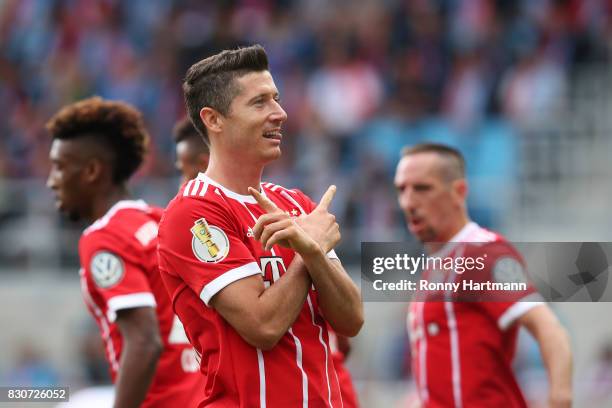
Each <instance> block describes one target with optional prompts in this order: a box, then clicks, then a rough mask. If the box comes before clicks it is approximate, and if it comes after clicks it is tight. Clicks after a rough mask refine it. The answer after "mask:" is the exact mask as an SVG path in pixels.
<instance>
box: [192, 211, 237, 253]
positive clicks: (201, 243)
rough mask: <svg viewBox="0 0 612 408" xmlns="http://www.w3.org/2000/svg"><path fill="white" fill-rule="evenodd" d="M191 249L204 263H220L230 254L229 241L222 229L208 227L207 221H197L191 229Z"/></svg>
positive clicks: (202, 219) (201, 219)
mask: <svg viewBox="0 0 612 408" xmlns="http://www.w3.org/2000/svg"><path fill="white" fill-rule="evenodd" d="M191 234H192V235H193V238H192V239H191V249H192V250H193V254H194V255H195V256H196V258H198V259H199V260H200V261H202V262H207V263H211V262H220V261H222V260H223V259H224V258H225V257H226V256H227V254H228V252H229V239H228V238H227V235H226V234H225V232H223V230H222V229H221V228H218V227H215V226H214V225H208V222H206V219H204V218H200V219H199V220H196V222H195V223H194V224H193V227H191Z"/></svg>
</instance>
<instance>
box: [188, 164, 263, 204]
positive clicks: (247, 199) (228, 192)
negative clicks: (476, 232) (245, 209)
mask: <svg viewBox="0 0 612 408" xmlns="http://www.w3.org/2000/svg"><path fill="white" fill-rule="evenodd" d="M196 179H197V180H199V181H203V182H204V183H208V184H211V185H213V186H215V187H218V188H219V189H221V191H223V193H224V194H225V195H226V196H228V197H230V198H233V199H234V200H237V201H240V202H242V203H249V204H257V200H255V198H254V197H253V196H252V195H250V194H249V195H244V194H238V193H236V192H235V191H232V190H230V189H229V188H227V187H224V186H222V185H221V184H220V183H218V182H216V181H215V180H213V179H211V178H210V177H208V176H207V175H206V174H204V173H201V172H200V173H198V177H196ZM261 184H262V183H260V188H259V191H260V193H261V194H262V195H263V196H264V197H265V196H266V192H265V190H264V188H263V187H262V186H261Z"/></svg>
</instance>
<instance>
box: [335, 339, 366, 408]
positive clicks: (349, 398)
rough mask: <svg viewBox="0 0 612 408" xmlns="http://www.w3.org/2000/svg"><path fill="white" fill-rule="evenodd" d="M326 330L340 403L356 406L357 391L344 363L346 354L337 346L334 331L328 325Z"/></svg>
mask: <svg viewBox="0 0 612 408" xmlns="http://www.w3.org/2000/svg"><path fill="white" fill-rule="evenodd" d="M328 330H329V347H330V349H331V352H332V359H333V360H334V367H335V368H336V375H337V376H338V382H339V383H340V392H341V394H342V405H343V406H344V408H358V407H359V402H358V401H359V399H358V398H357V392H355V387H353V379H352V378H351V373H350V372H349V370H348V369H347V368H346V366H345V365H344V360H345V359H346V355H345V354H344V351H342V350H341V349H340V347H339V344H338V336H337V335H336V333H335V332H334V331H333V330H332V329H331V328H329V327H328ZM346 341H348V340H346Z"/></svg>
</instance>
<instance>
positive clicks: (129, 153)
mask: <svg viewBox="0 0 612 408" xmlns="http://www.w3.org/2000/svg"><path fill="white" fill-rule="evenodd" d="M46 128H47V130H48V131H49V133H50V134H51V136H52V138H53V139H60V140H70V139H77V138H84V137H91V138H92V139H93V140H95V142H97V143H100V144H101V145H103V146H104V147H105V148H106V150H107V151H108V152H109V153H110V154H111V156H112V159H111V160H112V169H113V170H112V181H113V183H115V184H119V183H122V182H124V181H126V180H127V179H129V178H130V176H131V175H132V174H133V173H134V172H135V171H136V169H138V167H140V164H141V163H142V161H143V159H144V155H145V153H146V151H147V146H148V144H149V134H148V133H147V131H146V129H145V126H144V121H143V119H142V114H141V113H140V112H139V111H138V110H137V109H136V108H134V107H133V106H132V105H129V104H127V103H124V102H117V101H108V100H104V99H102V98H100V97H98V96H94V97H92V98H88V99H84V100H82V101H79V102H76V103H73V104H70V105H67V106H65V107H63V108H62V109H61V110H60V111H59V112H57V113H56V114H55V115H54V116H53V117H52V118H51V119H49V121H48V122H47V124H46Z"/></svg>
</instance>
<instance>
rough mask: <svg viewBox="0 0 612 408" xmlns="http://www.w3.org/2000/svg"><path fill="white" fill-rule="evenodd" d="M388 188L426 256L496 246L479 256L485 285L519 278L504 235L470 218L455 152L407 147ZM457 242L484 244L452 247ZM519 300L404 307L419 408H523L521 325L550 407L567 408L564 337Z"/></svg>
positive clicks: (546, 312) (518, 261) (545, 313)
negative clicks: (533, 347)
mask: <svg viewBox="0 0 612 408" xmlns="http://www.w3.org/2000/svg"><path fill="white" fill-rule="evenodd" d="M395 187H396V188H397V193H398V200H399V204H400V207H401V208H402V210H403V212H404V215H405V217H406V221H407V223H408V229H409V230H410V232H411V233H412V234H413V235H414V236H415V237H416V238H417V239H419V240H420V241H421V242H423V243H424V244H425V247H426V248H427V250H428V252H429V253H430V254H433V255H436V256H440V257H446V256H451V257H453V256H463V257H473V258H476V257H478V256H482V254H483V253H484V251H485V249H484V248H487V245H486V243H496V246H495V247H496V248H497V250H496V252H495V253H493V254H492V253H487V255H488V256H487V257H486V258H485V259H486V261H485V273H486V274H487V275H488V276H490V277H491V279H492V280H495V279H496V278H497V277H499V276H503V275H504V274H506V273H507V272H511V273H515V272H516V271H519V273H522V274H524V273H525V272H524V263H523V260H522V258H521V257H520V255H519V254H518V252H517V251H516V250H515V249H514V248H513V247H512V246H511V245H510V244H509V243H507V242H506V241H505V240H504V238H503V237H501V236H500V235H499V234H496V233H493V232H490V231H487V230H485V229H483V228H481V227H480V226H478V225H477V224H476V223H474V222H472V221H470V219H469V217H468V214H467V209H466V197H467V192H468V186H467V181H466V180H465V164H464V160H463V157H462V155H461V153H460V152H459V151H457V150H455V149H453V148H450V147H447V146H444V145H438V144H421V145H416V146H414V147H411V148H406V149H405V150H404V151H403V152H402V158H401V160H400V162H399V164H398V166H397V171H396V174H395ZM460 242H464V243H469V242H477V243H485V244H484V245H479V246H476V245H470V246H468V245H457V244H451V243H460ZM500 248H501V249H500ZM428 272H433V271H425V272H424V273H425V274H427V273H428ZM438 273H440V272H438ZM449 273H454V272H452V271H451V272H449ZM424 276H426V275H424ZM443 279H445V280H446V279H453V276H450V277H448V276H444V277H443ZM535 295H537V294H535ZM519 296H525V294H524V293H521V294H520V295H519ZM529 296H533V294H532V295H529ZM525 300H527V299H521V298H516V299H508V301H504V302H455V303H454V302H412V303H411V305H410V312H409V319H408V326H409V327H408V328H409V331H410V337H411V347H412V359H413V372H414V375H415V379H416V383H417V390H418V394H419V399H420V401H421V405H422V406H423V407H455V408H459V407H476V406H478V407H526V406H527V405H526V402H525V400H524V398H523V395H522V393H521V391H520V389H519V387H518V384H517V382H516V379H515V378H514V375H513V372H512V367H511V363H512V358H513V356H514V351H515V346H516V341H517V334H518V329H519V327H520V326H523V327H525V328H526V329H527V330H528V331H529V332H530V333H531V334H532V335H533V336H534V338H535V340H536V341H537V342H538V344H539V347H540V352H541V354H542V358H543V361H544V364H545V366H546V369H547V372H548V378H549V382H550V389H549V394H548V396H549V404H550V405H549V406H550V407H555V408H562V407H563V408H565V407H570V406H571V402H572V387H571V382H572V378H571V376H572V357H571V351H570V345H569V341H568V337H567V334H566V332H565V330H564V329H563V328H562V327H561V325H560V324H559V322H558V321H557V318H556V317H555V316H554V314H553V313H552V312H551V310H550V309H549V308H548V306H547V305H546V304H545V303H543V302H535V301H533V302H528V301H525Z"/></svg>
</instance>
